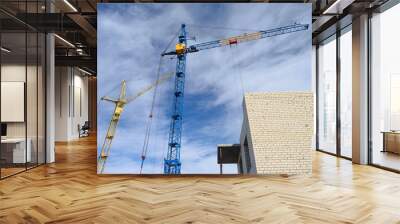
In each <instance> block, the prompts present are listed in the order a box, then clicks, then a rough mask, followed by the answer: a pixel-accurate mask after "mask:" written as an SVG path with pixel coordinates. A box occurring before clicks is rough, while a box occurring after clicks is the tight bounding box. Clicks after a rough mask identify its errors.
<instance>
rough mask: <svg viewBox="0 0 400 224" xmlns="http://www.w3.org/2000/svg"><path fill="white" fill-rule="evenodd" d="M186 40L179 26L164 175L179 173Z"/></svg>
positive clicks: (182, 27)
mask: <svg viewBox="0 0 400 224" xmlns="http://www.w3.org/2000/svg"><path fill="white" fill-rule="evenodd" d="M186 45H187V38H186V29H185V24H182V25H181V30H180V32H179V36H178V43H177V44H176V55H177V60H176V73H175V90H174V99H173V100H174V103H173V113H172V116H171V123H170V127H169V137H168V151H167V157H166V158H165V159H164V173H165V174H180V173H181V161H180V151H181V133H182V115H183V96H184V93H185V70H186V53H185V49H186Z"/></svg>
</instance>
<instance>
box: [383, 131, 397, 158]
mask: <svg viewBox="0 0 400 224" xmlns="http://www.w3.org/2000/svg"><path fill="white" fill-rule="evenodd" d="M382 133H383V150H382V152H392V153H396V154H400V131H396V132H393V131H383V132H382Z"/></svg>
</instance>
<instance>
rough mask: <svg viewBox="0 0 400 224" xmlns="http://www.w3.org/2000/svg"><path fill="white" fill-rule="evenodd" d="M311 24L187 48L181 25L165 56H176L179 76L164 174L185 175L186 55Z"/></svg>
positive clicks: (302, 27) (176, 81)
mask: <svg viewBox="0 0 400 224" xmlns="http://www.w3.org/2000/svg"><path fill="white" fill-rule="evenodd" d="M308 26H309V25H308V24H297V23H295V24H293V25H288V26H283V27H279V28H275V29H269V30H261V31H257V32H253V33H245V34H241V35H238V36H233V37H229V38H225V39H221V40H214V41H209V42H205V43H200V44H194V45H191V46H187V33H186V26H185V24H182V25H181V29H180V32H179V35H178V43H177V44H176V45H175V50H174V51H170V52H166V53H162V54H161V56H165V55H176V56H177V62H176V73H175V91H174V102H173V113H172V116H171V124H170V129H169V138H168V152H167V157H166V158H164V174H180V173H181V160H180V152H181V136H182V120H183V97H184V90H185V75H186V74H185V68H186V54H188V53H194V52H197V51H201V50H206V49H211V48H216V47H222V46H229V45H233V44H239V43H242V42H247V41H252V40H258V39H263V38H266V37H273V36H278V35H283V34H287V33H293V32H298V31H302V30H307V29H308Z"/></svg>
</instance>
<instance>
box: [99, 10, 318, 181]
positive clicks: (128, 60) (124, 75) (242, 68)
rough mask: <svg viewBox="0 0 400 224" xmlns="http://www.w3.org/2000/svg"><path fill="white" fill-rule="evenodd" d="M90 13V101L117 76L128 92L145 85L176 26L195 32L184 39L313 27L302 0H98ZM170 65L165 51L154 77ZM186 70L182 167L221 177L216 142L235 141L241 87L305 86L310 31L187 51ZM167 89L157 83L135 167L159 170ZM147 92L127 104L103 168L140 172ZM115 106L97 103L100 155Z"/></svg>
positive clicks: (114, 91) (111, 92) (114, 92)
mask: <svg viewBox="0 0 400 224" xmlns="http://www.w3.org/2000/svg"><path fill="white" fill-rule="evenodd" d="M98 10H99V11H98V99H100V97H102V96H105V95H108V96H112V97H117V96H118V91H119V88H118V87H119V84H120V82H121V81H122V80H128V87H127V88H128V95H134V94H135V93H137V92H138V91H140V90H141V89H143V88H145V87H147V86H148V85H150V84H151V83H153V82H154V81H155V78H156V73H157V67H158V63H159V58H160V57H159V55H160V53H161V52H162V51H163V50H164V48H165V47H166V46H167V45H168V43H169V42H170V41H171V39H172V38H174V36H176V34H177V32H178V30H179V28H180V24H182V23H185V24H187V30H188V32H189V36H190V37H195V38H196V41H189V43H188V44H189V45H190V44H194V43H201V42H206V41H211V40H216V39H221V38H224V37H229V36H233V35H238V34H242V33H244V32H251V31H255V30H265V29H271V28H276V27H280V26H286V25H290V24H293V23H295V22H297V23H303V24H311V5H310V4H262V3H259V4H135V3H125V4H124V3H121V4H99V5H98ZM207 27H208V28H207ZM222 28H223V29H222ZM228 28H229V29H228ZM175 42H176V40H174V42H173V44H172V45H171V49H172V47H173V46H174V44H175ZM175 64H176V60H175V59H174V58H173V57H166V58H165V59H164V60H163V63H162V67H161V70H162V73H165V72H170V71H175ZM186 72H187V74H186V84H185V101H184V108H185V109H184V123H183V134H182V152H181V160H182V173H219V166H218V165H217V162H216V161H217V155H216V152H217V144H231V143H238V142H239V136H240V129H241V124H242V119H243V117H242V114H243V109H242V100H243V93H244V92H271V91H307V90H311V28H309V29H308V30H307V31H301V32H296V33H291V34H286V35H281V36H277V37H272V38H266V39H261V40H256V41H252V42H248V43H242V44H240V45H237V46H232V47H222V48H215V49H210V50H204V51H200V52H196V53H193V54H190V55H188V57H187V67H186ZM173 86H174V84H173V79H171V80H169V81H168V82H165V83H163V84H162V85H160V86H159V88H158V91H157V97H156V102H155V115H154V119H153V126H152V133H151V137H150V143H149V152H148V154H147V159H146V162H145V165H144V169H143V173H155V174H156V173H162V167H163V158H164V156H165V155H166V152H167V143H168V131H169V123H170V114H171V111H172V96H173V95H172V94H173ZM115 87H117V88H115ZM152 94H153V92H148V93H147V94H145V95H143V96H142V97H140V98H138V99H137V100H135V101H133V102H131V103H130V104H128V105H127V106H126V107H125V111H124V112H123V114H122V118H121V121H120V124H119V126H118V129H117V134H116V137H115V138H114V140H113V145H112V148H111V155H110V157H109V159H108V161H107V166H106V169H105V173H138V172H139V170H140V154H141V151H142V147H143V141H144V132H145V127H146V126H145V125H146V121H147V116H148V114H149V111H150V107H151V101H152ZM113 108H114V105H113V104H111V103H108V102H103V101H99V103H98V129H99V131H98V139H99V142H98V151H99V150H100V148H101V145H102V143H103V141H104V136H105V132H106V129H107V127H108V124H109V121H110V118H111V114H112V111H113ZM224 172H226V173H235V172H236V166H234V165H230V166H225V169H224Z"/></svg>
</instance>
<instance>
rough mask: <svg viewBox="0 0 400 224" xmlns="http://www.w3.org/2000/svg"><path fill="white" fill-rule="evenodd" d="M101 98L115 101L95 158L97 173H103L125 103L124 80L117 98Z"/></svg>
mask: <svg viewBox="0 0 400 224" xmlns="http://www.w3.org/2000/svg"><path fill="white" fill-rule="evenodd" d="M102 99H103V100H107V101H110V102H113V103H115V108H114V112H113V115H112V117H111V121H110V125H109V126H108V129H107V133H106V137H105V139H104V143H103V146H102V147H101V152H100V155H99V157H98V159H97V173H100V174H101V173H103V172H104V167H105V164H106V161H107V158H108V156H109V154H110V149H111V143H112V140H113V138H114V136H115V131H116V130H117V125H118V122H119V120H120V117H121V113H122V111H123V110H124V106H125V104H126V103H127V101H126V82H125V80H123V81H122V84H121V92H120V94H119V98H118V99H116V100H113V99H110V98H108V97H103V98H102Z"/></svg>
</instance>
